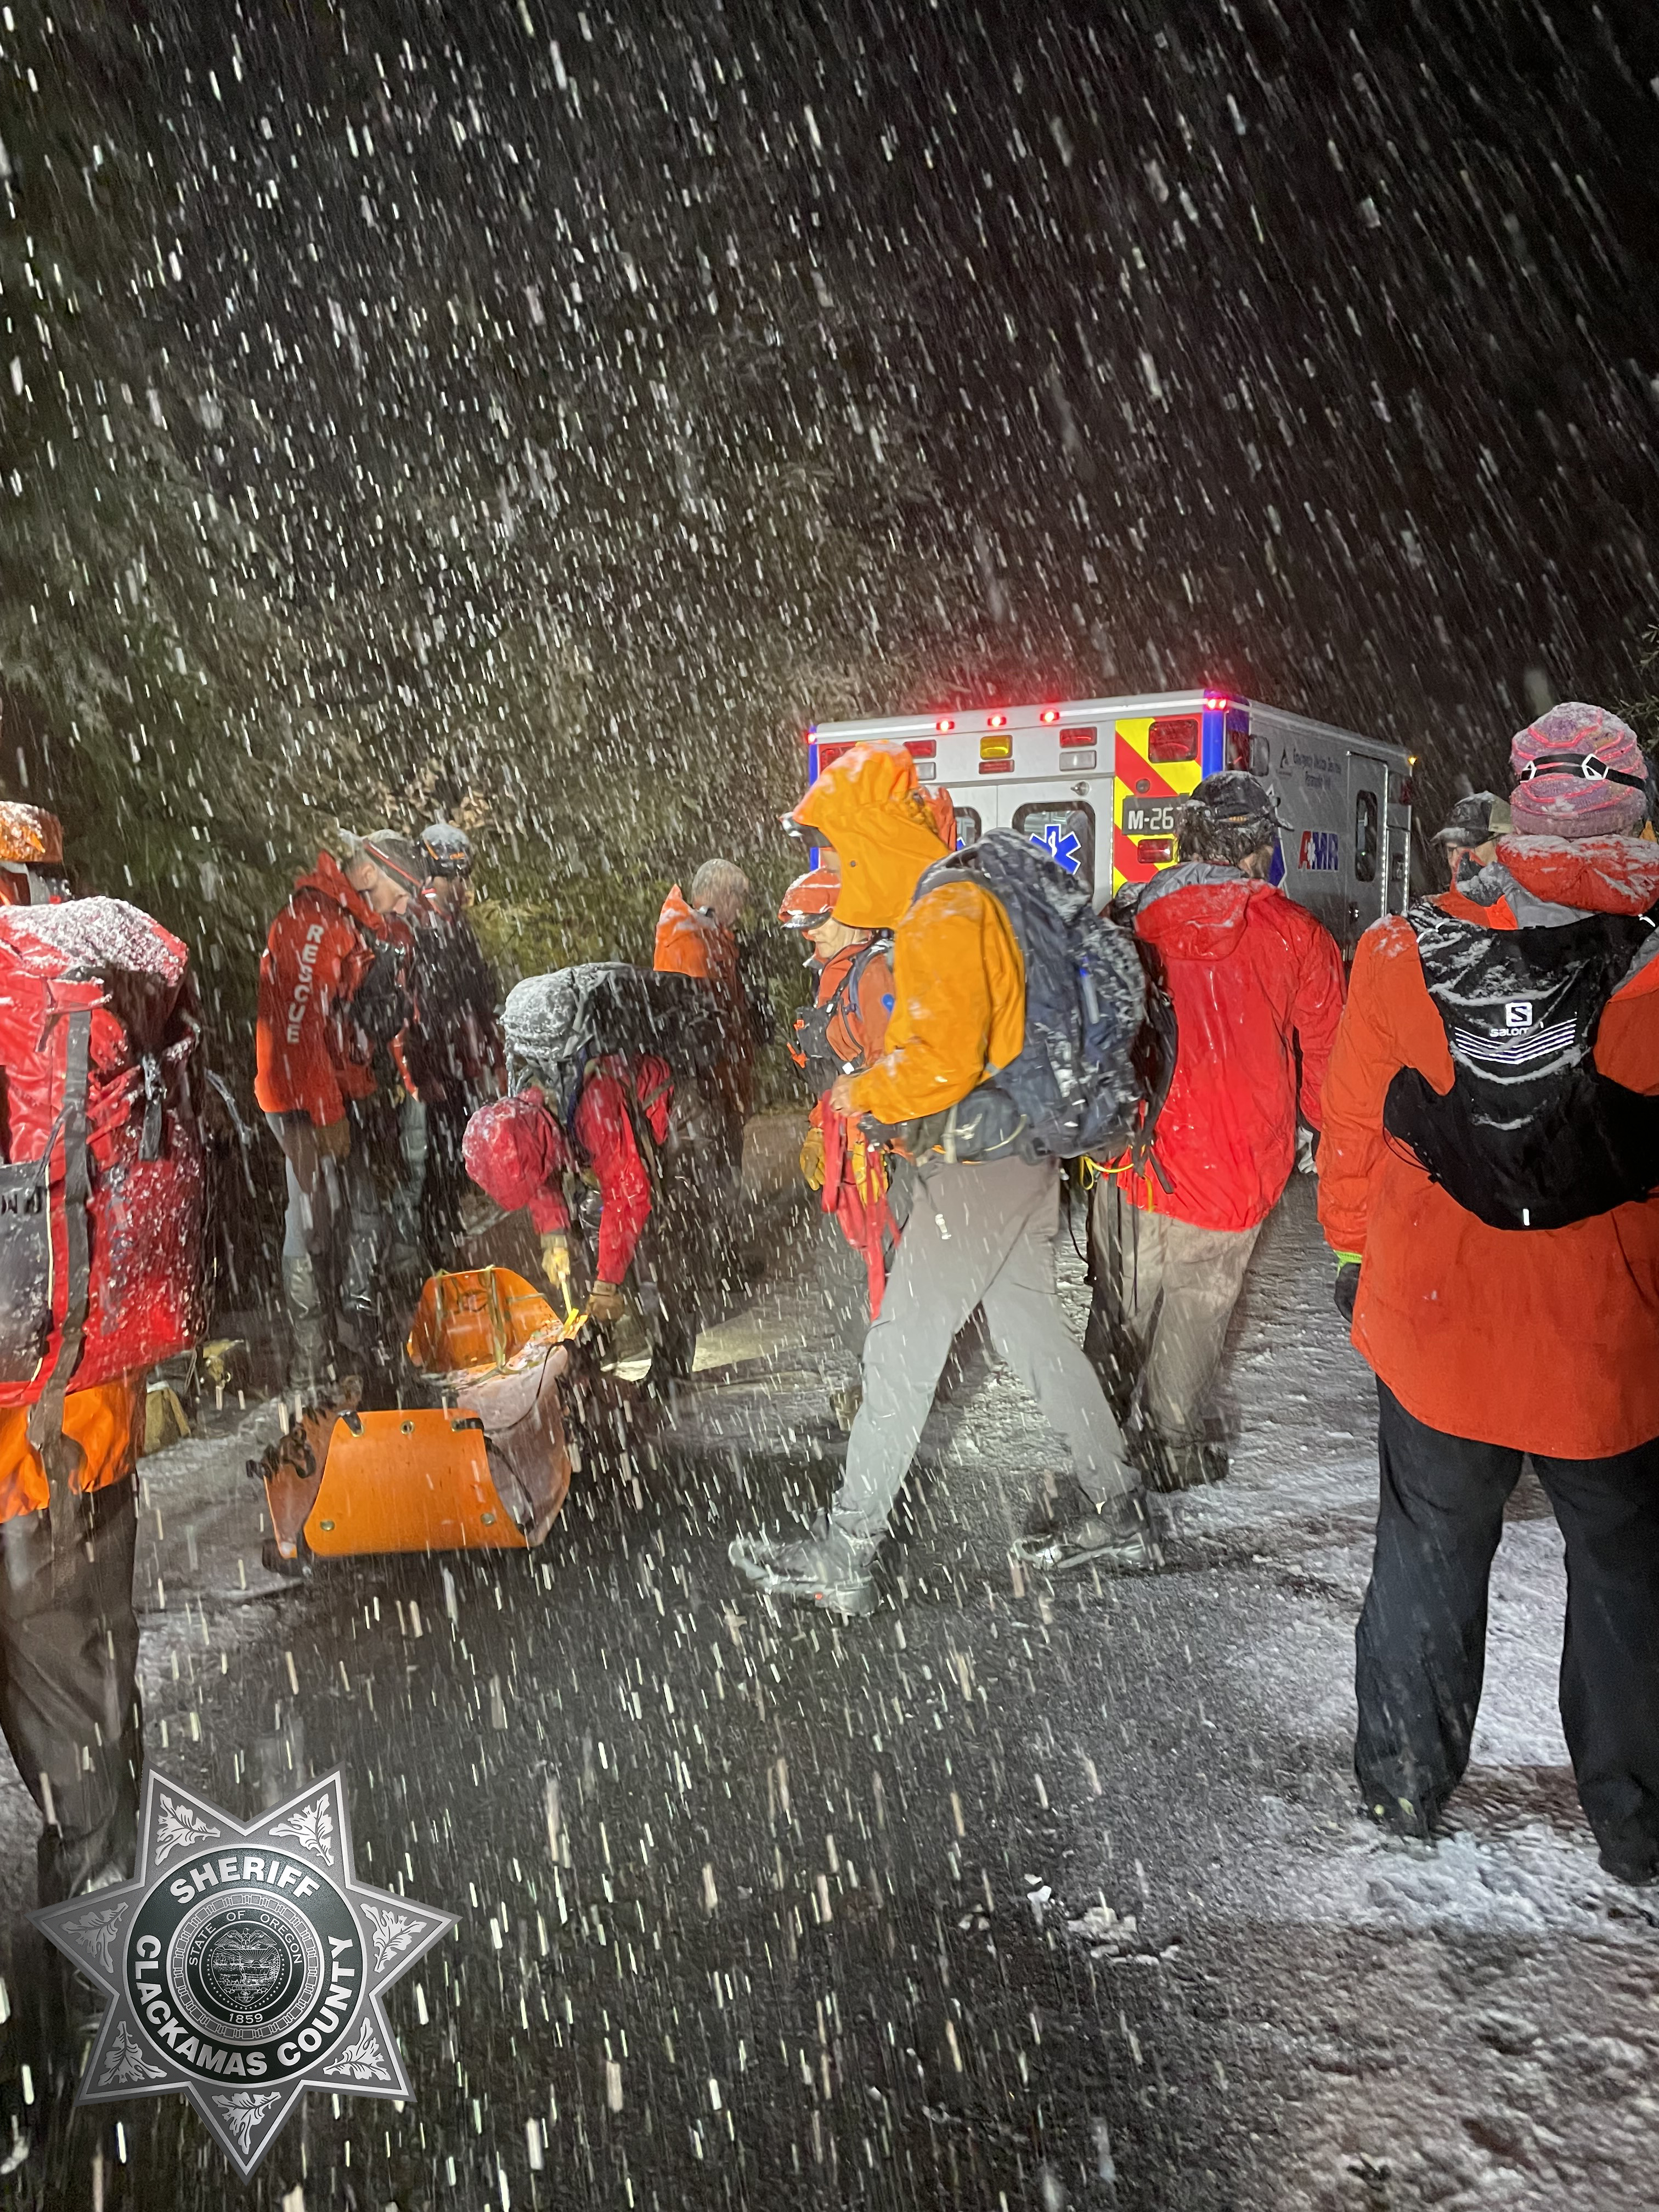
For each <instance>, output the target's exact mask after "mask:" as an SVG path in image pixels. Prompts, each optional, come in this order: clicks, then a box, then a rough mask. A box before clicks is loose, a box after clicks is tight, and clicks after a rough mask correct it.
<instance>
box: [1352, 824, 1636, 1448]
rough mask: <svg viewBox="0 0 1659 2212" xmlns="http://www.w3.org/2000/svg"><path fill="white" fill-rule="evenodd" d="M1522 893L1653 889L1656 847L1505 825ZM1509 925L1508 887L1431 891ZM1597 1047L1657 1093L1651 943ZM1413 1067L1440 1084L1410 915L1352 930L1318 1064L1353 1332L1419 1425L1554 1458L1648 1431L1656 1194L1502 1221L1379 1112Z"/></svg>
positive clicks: (1625, 894) (1446, 1057)
mask: <svg viewBox="0 0 1659 2212" xmlns="http://www.w3.org/2000/svg"><path fill="white" fill-rule="evenodd" d="M1497 865H1498V867H1499V868H1501V869H1504V870H1505V871H1507V872H1508V876H1509V878H1510V882H1511V883H1512V884H1514V885H1515V886H1516V896H1517V897H1520V898H1522V900H1523V901H1524V897H1525V895H1528V894H1529V895H1530V896H1531V897H1532V898H1534V899H1537V900H1541V901H1543V902H1546V903H1547V904H1550V905H1553V906H1556V907H1559V908H1572V909H1576V910H1577V911H1578V912H1581V913H1593V914H1642V913H1645V912H1646V911H1647V909H1648V908H1650V907H1651V906H1653V905H1654V903H1655V902H1656V901H1659V845H1654V844H1651V843H1650V842H1644V841H1643V840H1639V839H1637V838H1633V837H1596V838H1585V839H1583V841H1582V842H1576V843H1568V842H1565V841H1564V840H1561V839H1558V838H1553V837H1508V838H1505V839H1504V840H1503V842H1501V843H1500V844H1499V845H1498V861H1497ZM1435 903H1436V904H1437V905H1438V906H1441V907H1443V908H1445V909H1446V910H1447V912H1449V913H1451V914H1455V915H1459V916H1460V917H1461V918H1462V919H1463V920H1465V921H1475V922H1478V923H1480V925H1481V926H1483V927H1486V928H1487V929H1514V928H1515V927H1516V926H1517V921H1516V913H1515V909H1514V908H1513V906H1512V905H1511V904H1510V899H1509V896H1504V897H1502V898H1499V899H1498V902H1496V904H1494V905H1490V906H1481V905H1477V904H1476V903H1475V902H1474V901H1472V900H1470V899H1468V898H1466V897H1465V896H1462V893H1460V892H1457V891H1448V892H1444V893H1443V894H1442V895H1441V896H1440V897H1439V898H1438V899H1437V901H1436V902H1435ZM1595 1065H1596V1066H1597V1067H1598V1068H1600V1070H1601V1073H1603V1074H1604V1075H1606V1076H1607V1077H1609V1078H1610V1079H1611V1080H1612V1081H1613V1082H1615V1083H1620V1084H1622V1085H1624V1086H1625V1087H1626V1089H1627V1090H1630V1091H1643V1092H1644V1093H1646V1094H1648V1095H1650V1096H1652V1095H1654V1094H1656V1093H1659V956H1655V957H1649V958H1647V959H1646V960H1645V961H1643V962H1641V963H1640V964H1638V966H1637V967H1635V968H1634V969H1632V972H1631V974H1630V975H1628V976H1627V977H1626V981H1624V983H1623V984H1621V986H1620V988H1619V989H1618V990H1617V991H1615V992H1614V994H1613V997H1612V998H1611V999H1610V1000H1608V1001H1607V1007H1606V1010H1605V1012H1603V1014H1602V1016H1601V1027H1600V1029H1599V1030H1598V1031H1597V1034H1596V1039H1595ZM1402 1067H1414V1068H1417V1069H1419V1070H1420V1071H1421V1073H1423V1074H1424V1075H1425V1077H1426V1078H1427V1079H1428V1081H1429V1082H1430V1083H1431V1085H1433V1086H1434V1088H1435V1089H1436V1090H1437V1091H1442V1092H1444V1091H1449V1089H1450V1088H1451V1084H1452V1060H1451V1054H1450V1051H1449V1048H1448V1046H1447V1043H1446V1032H1445V1029H1444V1026H1443V1024H1442V1022H1441V1018H1440V1016H1439V1014H1438V1012H1437V1011H1436V1008H1435V1004H1434V1001H1433V1000H1432V999H1431V997H1430V996H1429V989H1428V985H1427V984H1426V982H1425V981H1424V977H1423V967H1422V963H1421V961H1420V960H1419V957H1418V951H1417V939H1416V937H1415V936H1414V935H1413V931H1412V927H1411V924H1410V923H1409V922H1408V921H1407V920H1406V919H1405V917H1404V916H1403V915H1395V917H1393V918H1392V919H1391V920H1389V921H1380V922H1377V923H1376V924H1375V925H1374V926H1373V927H1371V928H1370V929H1368V930H1367V931H1366V933H1365V934H1364V937H1362V938H1361V939H1360V940H1359V951H1358V954H1357V956H1356V957H1355V960H1354V964H1353V978H1352V982H1351V983H1350V985H1349V987H1348V1002H1347V1006H1346V1009H1345V1010H1344V1012H1343V1016H1342V1024H1341V1027H1340V1029H1339V1030H1338V1031H1337V1038H1336V1047H1335V1049H1334V1052H1333V1053H1332V1054H1331V1062H1330V1067H1329V1069H1328V1073H1327V1074H1326V1078H1325V1091H1324V1099H1323V1105H1324V1133H1323V1135H1322V1138H1321V1140H1320V1149H1319V1218H1320V1223H1321V1225H1322V1228H1323V1229H1324V1231H1325V1235H1326V1237H1327V1238H1328V1241H1329V1243H1331V1244H1332V1246H1333V1247H1334V1249H1336V1250H1337V1251H1339V1252H1357V1253H1358V1254H1359V1255H1360V1256H1361V1260H1362V1262H1363V1264H1362V1267H1361V1270H1360V1276H1359V1292H1358V1301H1357V1303H1356V1304H1355V1308H1354V1318H1353V1341H1354V1344H1355V1346H1356V1348H1357V1349H1358V1351H1359V1352H1361V1353H1362V1354H1363V1355H1364V1358H1365V1359H1366V1361H1367V1362H1368V1363H1369V1364H1370V1366H1371V1367H1372V1368H1373V1369H1374V1370H1376V1374H1377V1375H1378V1376H1380V1378H1381V1379H1382V1380H1383V1382H1384V1383H1387V1384H1388V1386H1389V1389H1390V1390H1391V1391H1393V1393H1394V1395H1395V1397H1396V1398H1398V1399H1399V1401H1400V1402H1401V1405H1402V1406H1404V1407H1405V1408H1406V1410H1407V1413H1412V1414H1414V1415H1415V1416H1416V1418H1417V1419H1419V1421H1424V1422H1426V1423H1427V1425H1429V1426H1430V1427H1431V1428H1434V1429H1439V1430H1440V1431H1442V1432H1443V1433H1444V1434H1446V1435H1449V1436H1455V1437H1473V1438H1474V1439H1475V1440H1476V1441H1478V1442H1480V1443H1492V1444H1504V1445H1508V1446H1510V1447H1511V1448H1516V1449H1521V1450H1523V1451H1535V1452H1541V1453H1544V1454H1545V1455H1548V1456H1550V1457H1553V1458H1560V1459H1602V1458H1606V1457H1608V1456H1609V1455H1612V1454H1613V1453H1614V1452H1623V1451H1630V1450H1632V1449H1634V1448H1635V1447H1636V1446H1637V1445H1638V1444H1643V1443H1647V1442H1649V1440H1650V1438H1652V1437H1659V1195H1656V1196H1655V1197H1652V1198H1649V1199H1647V1200H1639V1201H1637V1202H1636V1203H1633V1204H1631V1205H1627V1206H1614V1207H1613V1209H1612V1211H1611V1212H1607V1213H1598V1214H1595V1215H1592V1216H1591V1217H1590V1218H1589V1219H1588V1220H1585V1221H1575V1222H1572V1223H1571V1224H1569V1225H1568V1226H1567V1227H1565V1228H1564V1229H1496V1228H1493V1227H1492V1226H1491V1225H1489V1224H1488V1223H1486V1222H1484V1221H1482V1220H1480V1218H1479V1217H1478V1216H1477V1215H1475V1214H1473V1213H1470V1212H1467V1211H1466V1210H1465V1209H1464V1208H1463V1207H1462V1206H1460V1205H1459V1204H1458V1203H1457V1201H1456V1200H1455V1199H1454V1198H1453V1197H1451V1196H1450V1195H1449V1193H1448V1192H1447V1191H1446V1190H1445V1189H1444V1188H1443V1187H1442V1186H1441V1185H1440V1184H1438V1183H1435V1182H1431V1181H1430V1180H1429V1177H1428V1176H1427V1175H1426V1174H1425V1171H1424V1170H1423V1168H1422V1167H1421V1166H1420V1165H1419V1163H1418V1161H1417V1159H1416V1158H1414V1157H1413V1155H1411V1154H1410V1153H1408V1152H1407V1151H1406V1149H1405V1147H1404V1146H1400V1145H1396V1144H1395V1143H1393V1142H1392V1141H1391V1140H1390V1139H1389V1137H1388V1136H1387V1135H1386V1134H1385V1133H1384V1131H1383V1102H1384V1100H1385V1099H1386V1098H1387V1097H1388V1091H1389V1084H1390V1083H1392V1081H1393V1080H1394V1078H1395V1075H1396V1073H1398V1072H1399V1070H1400V1069H1401V1068H1402Z"/></svg>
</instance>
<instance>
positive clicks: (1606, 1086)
mask: <svg viewBox="0 0 1659 2212" xmlns="http://www.w3.org/2000/svg"><path fill="white" fill-rule="evenodd" d="M1407 921H1409V922H1410V924H1411V927H1412V929H1413V932H1414V933H1415V935H1416V938H1417V949H1418V954H1419V958H1420V959H1421V961H1422V963H1423V980H1424V981H1425V983H1426V984H1427V985H1428V987H1429V995H1430V997H1431V999H1432V1000H1434V1004H1435V1009H1436V1011H1437V1013H1438V1014H1439V1016H1440V1018H1441V1021H1442V1022H1443V1024H1444V1026H1445V1031H1446V1042H1447V1045H1448V1047H1449V1049H1450V1052H1451V1058H1452V1070H1453V1079H1452V1087H1451V1089H1450V1091H1448V1092H1447V1093H1446V1094H1445V1096H1444V1097H1442V1096H1441V1094H1440V1093H1439V1092H1438V1091H1436V1090H1435V1089H1434V1087H1433V1086H1432V1085H1431V1084H1430V1083H1429V1082H1428V1080H1427V1079H1426V1078H1425V1076H1424V1075H1423V1074H1422V1073H1420V1071H1419V1070H1418V1069H1417V1068H1414V1067H1404V1068H1401V1070H1400V1072H1399V1073H1398V1074H1396V1075H1395V1079H1394V1080H1393V1082H1392V1083H1390V1085H1389V1091H1388V1097H1387V1098H1386V1099H1385V1100H1384V1102H1383V1127H1384V1129H1385V1130H1386V1131H1387V1132H1388V1133H1389V1135H1390V1136H1391V1137H1393V1138H1395V1139H1396V1140H1397V1141H1398V1142H1399V1143H1401V1144H1402V1145H1404V1146H1406V1147H1407V1149H1408V1150H1409V1151H1410V1152H1412V1153H1413V1155H1414V1156H1415V1157H1416V1158H1417V1160H1418V1161H1419V1164H1421V1166H1422V1167H1423V1169H1424V1170H1425V1173H1426V1174H1427V1175H1428V1176H1429V1177H1430V1178H1431V1181H1433V1182H1437V1183H1440V1184H1442V1185H1443V1187H1444V1188H1445V1189H1446V1190H1447V1191H1448V1192H1449V1194H1451V1196H1452V1197H1453V1198H1455V1200H1457V1203H1458V1204H1459V1205H1460V1206H1464V1207H1466V1208H1467V1209H1468V1212H1471V1213H1473V1214H1475V1215H1477V1216H1478V1217H1479V1218H1480V1219H1481V1220H1482V1221H1485V1222H1486V1223H1488V1224H1489V1225H1491V1226H1492V1228H1494V1229H1563V1228H1565V1227H1566V1226H1567V1225H1568V1224H1569V1223H1571V1222H1574V1221H1585V1220H1588V1219H1589V1218H1590V1217H1591V1216H1592V1215H1594V1214H1598V1213H1607V1212H1610V1211H1611V1210H1612V1208H1613V1207H1614V1206H1624V1205H1627V1204H1629V1203H1630V1202H1631V1201H1632V1200H1639V1199H1644V1198H1646V1197H1648V1196H1650V1194H1651V1193H1652V1192H1653V1190H1654V1189H1655V1188H1656V1187H1659V1098H1650V1097H1644V1095H1643V1094H1642V1093H1641V1092H1640V1091H1627V1090H1626V1088H1625V1087H1624V1085H1622V1084H1618V1083H1613V1082H1610V1081H1609V1080H1608V1079H1607V1077H1606V1076H1605V1075H1603V1074H1602V1073H1601V1071H1600V1069H1599V1068H1598V1067H1597V1066H1595V1059H1594V1054H1595V1036H1596V1031H1597V1030H1598V1029H1599V1027H1600V1026H1601V1014H1602V1010H1603V1009H1604V1008H1605V1006H1607V1000H1609V999H1610V998H1611V997H1612V996H1613V993H1614V992H1615V991H1616V990H1617V989H1618V987H1619V986H1620V983H1621V982H1623V981H1624V980H1625V978H1626V975H1628V974H1629V973H1630V969H1631V965H1632V961H1633V960H1634V959H1635V957H1636V956H1637V954H1638V952H1639V951H1640V950H1641V948H1642V947H1643V945H1644V944H1646V943H1647V942H1648V941H1649V936H1650V932H1651V931H1652V929H1653V928H1654V927H1656V926H1659V907H1655V908H1652V909H1651V910H1650V912H1649V913H1647V914H1645V915H1616V914H1592V915H1587V916H1586V917H1585V918H1584V919H1583V921H1570V922H1564V923H1562V924H1560V925H1559V927H1553V928H1543V929H1515V930H1496V929H1486V928H1484V927H1481V926H1480V924H1479V923H1477V922H1472V921H1463V920H1462V919H1461V918H1460V917H1458V916H1456V915H1449V914H1448V913H1446V912H1445V911H1444V909H1443V908H1440V907H1438V906H1437V905H1435V904H1434V903H1433V902H1431V901H1429V902H1425V903H1424V904H1422V905H1420V906H1415V907H1413V908H1412V909H1411V911H1410V913H1409V914H1408V915H1407Z"/></svg>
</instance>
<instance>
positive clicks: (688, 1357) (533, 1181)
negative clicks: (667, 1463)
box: [464, 986, 696, 1389]
mask: <svg viewBox="0 0 1659 2212" xmlns="http://www.w3.org/2000/svg"><path fill="white" fill-rule="evenodd" d="M521 987H522V986H521ZM673 1103H674V1081H673V1077H672V1074H671V1070H670V1068H669V1065H668V1062H667V1061H666V1060H663V1059H660V1058H659V1056H658V1055H657V1054H654V1053H636V1054H606V1055H605V1057H604V1058H603V1059H600V1060H594V1061H592V1062H591V1063H590V1064H589V1065H588V1066H587V1068H586V1071H585V1073H584V1074H583V1076H582V1079H581V1082H580V1088H579V1089H578V1091H577V1093H576V1096H575V1097H574V1102H573V1103H571V1105H570V1106H569V1108H568V1112H567V1113H566V1114H565V1115H563V1116H561V1115H560V1114H558V1113H557V1112H556V1110H555V1106H554V1102H553V1100H552V1099H551V1098H550V1097H548V1096H547V1095H546V1094H545V1093H544V1091H543V1090H542V1089H541V1087H540V1086H539V1085H534V1084H532V1085H528V1086H527V1087H526V1089H524V1090H522V1091H519V1092H517V1093H516V1094H515V1095H514V1096H513V1097H510V1098H497V1099H494V1100H492V1101H491V1103H489V1105H487V1106H483V1107H481V1108H480V1109H479V1110H478V1111H477V1113H476V1114H475V1115H473V1116H472V1119H471V1121H470V1122H469V1123H468V1124H467V1130H466V1137H465V1146H464V1151H465V1160H466V1171H467V1173H468V1174H469V1175H470V1176H471V1178H472V1180H473V1182H476V1183H477V1186H478V1188H479V1189H480V1190H482V1191H483V1193H484V1194H485V1196H486V1197H488V1198H490V1199H492V1200H494V1201H495V1204H496V1205H497V1206H501V1207H502V1208H503V1209H504V1210H505V1211H507V1212H515V1211H516V1210H517V1209H518V1208H520V1206H522V1207H525V1208H526V1209H527V1211H528V1212H529V1215H530V1221H531V1226H532V1228H533V1229H534V1230H535V1231H536V1234H537V1236H538V1237H539V1238H540V1240H541V1250H542V1267H543V1272H544V1273H545V1275H546V1277H547V1279H548V1281H549V1282H550V1284H551V1285H552V1286H553V1290H554V1293H555V1297H556V1302H562V1305H563V1308H564V1310H566V1311H567V1312H569V1311H571V1310H574V1305H575V1264H574V1257H573V1250H572V1241H571V1240H572V1235H573V1229H572V1209H571V1206H570V1203H569V1200H568V1196H567V1189H566V1186H567V1182H586V1183H587V1184H589V1186H590V1188H592V1189H593V1190H595V1191H596V1192H597V1194H598V1200H599V1223H598V1228H597V1232H596V1236H595V1241H594V1251H593V1259H592V1270H593V1279H592V1288H591V1290H590V1291H588V1293H587V1298H586V1315H587V1318H588V1319H589V1320H590V1321H592V1322H596V1323H598V1324H599V1325H600V1326H601V1327H605V1326H609V1325H611V1324H613V1323H615V1322H618V1321H620V1320H621V1319H622V1317H623V1314H624V1313H625V1312H626V1311H627V1310H628V1305H629V1299H628V1295H627V1291H626V1289H625V1287H624V1285H625V1283H626V1281H627V1279H628V1278H629V1273H630V1271H632V1274H633V1279H634V1287H635V1293H636V1296H637V1297H638V1301H639V1304H640V1305H641V1310H642V1311H643V1314H644V1318H645V1323H646V1328H647V1334H648V1335H649V1337H650V1340H651V1354H652V1356H651V1367H650V1370H649V1372H648V1374H647V1377H646V1383H647V1388H650V1389H657V1388H659V1387H661V1386H663V1385H665V1384H667V1383H673V1382H678V1381H681V1380H683V1379H684V1377H685V1376H688V1375H690V1372H691V1363H692V1358H693V1356H694V1354H695V1352H696V1303H695V1299H693V1298H692V1297H690V1291H689V1287H688V1286H684V1285H680V1284H678V1282H677V1281H676V1279H675V1274H674V1271H673V1270H672V1269H671V1267H668V1266H666V1265H665V1259H666V1257H667V1253H668V1249H670V1247H671V1237H670V1236H669V1234H668V1229H669V1224H668V1221H667V1219H666V1218H665V1217H666V1216H669V1215H673V1214H676V1213H677V1212H678V1210H679V1207H680V1205H681V1203H682V1201H681V1198H680V1194H679V1193H678V1189H676V1190H675V1191H673V1192H670V1191H668V1190H666V1189H665V1188H664V1186H665V1183H666V1182H668V1181H670V1180H672V1181H673V1182H675V1183H676V1184H677V1185H678V1182H679V1180H680V1179H679V1178H678V1176H671V1171H670V1167H669V1163H668V1162H667V1161H666V1160H665V1154H664V1147H665V1146H666V1144H667V1140H668V1135H669V1116H670V1113H671V1109H672V1107H673Z"/></svg>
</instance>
